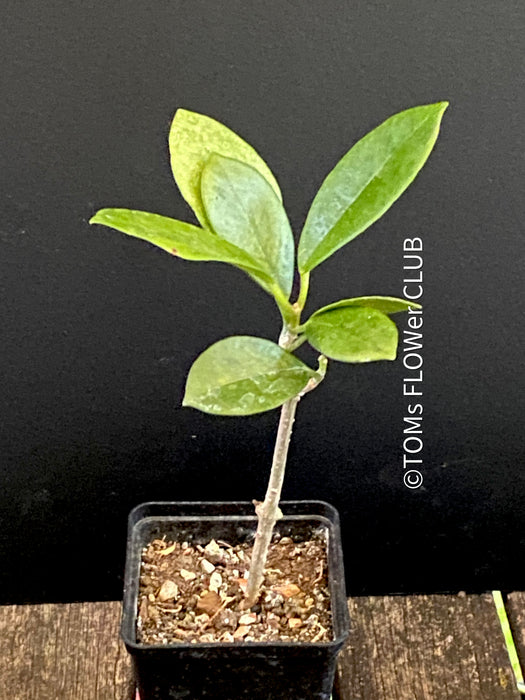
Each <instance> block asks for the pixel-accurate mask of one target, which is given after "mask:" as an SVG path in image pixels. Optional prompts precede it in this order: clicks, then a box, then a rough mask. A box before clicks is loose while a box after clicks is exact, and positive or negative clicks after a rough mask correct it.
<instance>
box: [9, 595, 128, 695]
mask: <svg viewBox="0 0 525 700" xmlns="http://www.w3.org/2000/svg"><path fill="white" fill-rule="evenodd" d="M119 619H120V603H73V604H70V605H13V606H5V607H2V608H0V678H1V682H0V698H1V700H130V699H131V698H132V697H133V691H132V685H131V668H130V665H129V661H128V657H127V652H126V649H125V648H124V645H123V644H122V643H121V642H120V640H119V635H118V626H119Z"/></svg>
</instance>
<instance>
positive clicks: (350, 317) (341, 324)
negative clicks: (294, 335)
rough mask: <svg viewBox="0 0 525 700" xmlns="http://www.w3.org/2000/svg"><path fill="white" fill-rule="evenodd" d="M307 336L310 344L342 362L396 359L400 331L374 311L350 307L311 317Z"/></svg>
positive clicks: (305, 329) (305, 328) (306, 328)
mask: <svg viewBox="0 0 525 700" xmlns="http://www.w3.org/2000/svg"><path fill="white" fill-rule="evenodd" d="M304 333H305V335H306V337H307V339H308V342H309V343H310V345H313V347H314V348H315V349H316V350H319V351H320V352H322V353H323V355H326V356H327V357H330V358H332V359H333V360H340V361H341V362H373V361H374V360H395V358H396V350H397V337H398V333H397V328H396V325H395V323H394V322H393V321H391V320H390V319H389V318H388V316H386V315H385V314H383V313H381V311H377V309H372V308H362V307H358V306H355V307H347V308H340V309H333V310H331V311H326V312H324V313H322V314H319V315H316V314H314V315H313V316H311V317H310V318H309V319H308V321H307V322H306V324H305V327H304Z"/></svg>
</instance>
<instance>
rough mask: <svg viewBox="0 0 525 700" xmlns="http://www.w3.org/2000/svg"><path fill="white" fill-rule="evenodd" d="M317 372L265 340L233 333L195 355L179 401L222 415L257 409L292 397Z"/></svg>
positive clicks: (246, 413) (271, 405) (234, 414)
mask: <svg viewBox="0 0 525 700" xmlns="http://www.w3.org/2000/svg"><path fill="white" fill-rule="evenodd" d="M317 376H318V375H317V373H316V372H314V371H313V370H312V369H310V367H307V366H306V365H305V364H303V363H302V362H301V361H300V360H298V359H297V357H295V356H294V355H291V354H290V353H288V352H286V351H285V350H283V349H282V348H281V347H279V346H278V345H276V343H272V342H271V341H270V340H266V339H264V338H254V337H252V336H232V337H230V338H225V339H224V340H219V341H218V342H217V343H215V344H214V345H212V346H210V347H209V348H207V349H206V350H205V351H204V352H203V353H202V354H201V355H199V357H198V358H197V359H196V360H195V362H194V363H193V365H192V367H191V369H190V372H189V375H188V380H187V383H186V393H185V395H184V400H183V402H182V405H183V406H193V407H194V408H198V409H199V410H200V411H204V412H205V413H215V414H219V415H223V416H244V415H250V414H253V413H262V412H263V411H268V410H270V409H271V408H276V407H277V406H280V405H281V404H283V403H284V402H285V401H287V400H288V399H291V398H292V397H293V396H296V395H297V394H298V393H299V392H300V391H302V389H304V387H305V386H306V384H307V383H308V380H309V379H311V378H313V377H317Z"/></svg>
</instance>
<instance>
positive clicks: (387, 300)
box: [312, 296, 422, 318]
mask: <svg viewBox="0 0 525 700" xmlns="http://www.w3.org/2000/svg"><path fill="white" fill-rule="evenodd" d="M354 306H360V307H367V308H368V309H377V311H381V312H382V313H384V314H397V313H399V312H400V311H408V309H421V308H422V307H421V305H420V304H416V303H414V302H413V301H407V300H406V299H397V298H396V297H379V296H371V297H353V298H352V299H341V300H340V301H335V302H334V303H333V304H328V306H323V307H322V308H321V309H317V311H315V312H314V313H313V314H312V318H313V317H314V316H319V315H320V314H324V313H326V312H327V311H332V310H333V309H346V308H348V307H354Z"/></svg>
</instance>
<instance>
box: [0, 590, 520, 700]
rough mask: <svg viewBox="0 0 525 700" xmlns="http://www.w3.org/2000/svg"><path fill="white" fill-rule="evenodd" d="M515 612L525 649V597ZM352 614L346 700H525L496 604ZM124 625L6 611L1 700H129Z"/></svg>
mask: <svg viewBox="0 0 525 700" xmlns="http://www.w3.org/2000/svg"><path fill="white" fill-rule="evenodd" d="M510 605H512V610H513V612H512V618H513V624H514V625H515V629H518V628H519V630H520V634H521V643H522V644H523V648H524V649H525V594H523V593H520V594H513V595H512V596H511V598H510V602H509V606H510ZM349 608H350V615H351V618H352V621H353V629H352V633H351V636H350V640H349V643H348V645H347V647H346V649H345V650H344V651H343V652H342V654H341V657H340V658H341V661H340V664H339V673H338V688H337V695H336V697H338V698H339V699H340V700H500V699H501V700H518V699H519V697H520V696H519V694H518V693H517V691H516V690H515V685H514V678H513V675H512V672H511V669H510V664H509V661H508V658H507V652H506V649H505V646H504V643H503V637H502V634H501V631H500V628H499V624H498V620H497V617H496V614H495V610H494V605H493V603H492V598H491V596H490V595H486V596H445V595H437V596H409V597H404V596H395V597H371V598H352V599H350V600H349ZM119 617H120V604H119V603H76V604H72V605H28V606H6V607H3V608H2V607H0V700H131V698H132V687H131V678H130V666H129V663H128V659H127V655H126V651H125V649H124V647H123V645H122V644H121V642H120V641H119V638H118V625H119ZM520 625H521V627H519V626H520Z"/></svg>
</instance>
